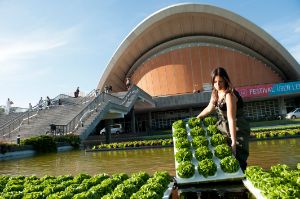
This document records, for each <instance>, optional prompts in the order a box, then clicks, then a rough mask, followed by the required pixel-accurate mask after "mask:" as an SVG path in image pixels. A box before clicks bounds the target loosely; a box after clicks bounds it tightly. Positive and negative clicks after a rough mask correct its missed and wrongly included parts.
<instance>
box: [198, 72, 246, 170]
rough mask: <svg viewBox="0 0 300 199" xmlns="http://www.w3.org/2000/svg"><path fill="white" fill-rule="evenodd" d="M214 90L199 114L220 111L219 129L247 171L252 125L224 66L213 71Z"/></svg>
mask: <svg viewBox="0 0 300 199" xmlns="http://www.w3.org/2000/svg"><path fill="white" fill-rule="evenodd" d="M211 81H212V85H213V90H212V93H211V98H210V102H209V104H208V105H207V107H206V108H205V109H204V110H203V111H202V112H201V113H200V114H199V115H198V116H197V118H203V117H205V116H206V115H208V114H209V113H211V112H212V111H214V110H215V111H216V112H217V113H218V117H219V121H218V123H217V125H218V129H219V130H220V131H221V132H222V133H223V134H224V135H225V136H226V138H227V139H228V142H229V144H230V146H231V149H232V152H233V154H234V155H235V157H236V159H237V160H238V161H239V164H240V167H241V169H242V170H243V171H245V169H246V167H247V158H248V156H249V135H250V127H249V123H248V121H247V120H246V119H245V117H244V114H243V100H242V97H241V96H240V94H239V93H238V92H237V91H236V90H235V89H234V88H233V86H232V84H231V82H230V79H229V76H228V74H227V72H226V70H225V69H224V68H221V67H219V68H216V69H214V70H213V71H212V73H211Z"/></svg>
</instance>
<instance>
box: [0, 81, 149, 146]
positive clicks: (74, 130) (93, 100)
mask: <svg viewBox="0 0 300 199" xmlns="http://www.w3.org/2000/svg"><path fill="white" fill-rule="evenodd" d="M58 98H59V99H60V100H61V102H62V105H58V104H57V103H54V105H53V106H51V107H49V108H45V109H43V110H34V111H31V112H27V113H25V114H24V115H22V117H20V118H18V120H17V121H15V120H16V119H15V120H13V121H12V122H11V123H12V124H13V125H12V126H13V127H10V128H8V126H6V127H2V128H0V136H1V135H2V140H5V141H12V142H14V141H15V140H16V137H17V135H20V136H21V138H22V139H24V138H28V137H33V136H38V135H45V134H48V133H51V128H50V125H52V124H54V125H55V126H56V127H57V128H58V129H59V130H60V133H63V134H76V135H79V136H80V138H81V139H82V140H84V139H86V138H87V137H88V136H89V134H91V133H92V132H93V131H94V129H95V128H96V126H97V125H98V123H99V122H100V121H101V120H103V119H107V118H108V117H111V116H112V115H114V117H115V118H117V117H123V116H124V115H125V114H127V113H128V112H129V111H130V110H131V108H132V107H133V106H134V104H135V102H136V101H138V100H143V101H147V102H148V103H150V104H152V105H153V106H155V103H154V101H153V99H152V97H151V96H150V95H149V94H147V93H145V92H144V91H143V90H141V89H140V88H138V87H137V86H132V88H131V89H130V90H129V91H128V92H119V93H112V94H110V93H101V94H99V95H98V96H96V97H95V95H92V94H91V95H89V96H88V97H84V98H81V97H79V98H72V97H69V96H65V95H59V96H58V97H57V99H56V100H58ZM26 114H27V115H26Z"/></svg>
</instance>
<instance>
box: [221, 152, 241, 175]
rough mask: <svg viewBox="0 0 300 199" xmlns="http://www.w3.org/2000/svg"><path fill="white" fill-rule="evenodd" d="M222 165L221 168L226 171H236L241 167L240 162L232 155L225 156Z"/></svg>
mask: <svg viewBox="0 0 300 199" xmlns="http://www.w3.org/2000/svg"><path fill="white" fill-rule="evenodd" d="M220 166H221V169H222V170H223V171H224V172H226V173H235V172H237V171H238V170H239V168H240V165H239V162H238V161H237V159H235V158H234V157H232V156H228V157H225V158H223V159H222V160H221V161H220Z"/></svg>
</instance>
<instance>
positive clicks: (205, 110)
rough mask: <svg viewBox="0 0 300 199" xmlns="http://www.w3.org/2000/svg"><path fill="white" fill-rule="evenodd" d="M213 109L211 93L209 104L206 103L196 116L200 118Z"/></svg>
mask: <svg viewBox="0 0 300 199" xmlns="http://www.w3.org/2000/svg"><path fill="white" fill-rule="evenodd" d="M214 109H215V106H214V97H213V93H212V95H211V97H210V101H209V104H208V105H207V107H206V108H205V109H203V111H201V113H200V114H199V115H198V116H197V118H199V119H201V118H203V117H205V116H206V115H208V114H209V113H211V112H212V111H213V110H214Z"/></svg>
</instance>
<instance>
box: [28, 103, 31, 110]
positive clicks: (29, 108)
mask: <svg viewBox="0 0 300 199" xmlns="http://www.w3.org/2000/svg"><path fill="white" fill-rule="evenodd" d="M28 111H32V105H31V103H29V107H28Z"/></svg>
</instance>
